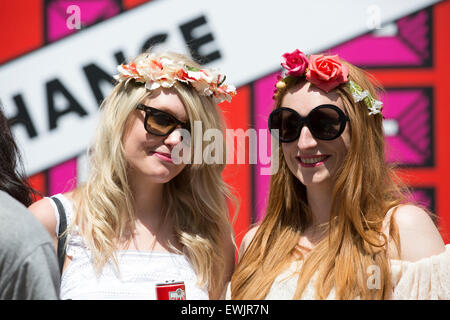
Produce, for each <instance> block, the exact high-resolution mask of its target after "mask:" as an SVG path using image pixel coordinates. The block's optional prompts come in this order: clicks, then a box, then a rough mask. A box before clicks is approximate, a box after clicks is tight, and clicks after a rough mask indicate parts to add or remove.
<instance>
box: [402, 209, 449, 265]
mask: <svg viewBox="0 0 450 320" xmlns="http://www.w3.org/2000/svg"><path fill="white" fill-rule="evenodd" d="M393 217H394V221H395V222H396V223H397V227H398V231H399V236H400V260H404V261H410V262H414V261H417V260H420V259H422V258H427V257H430V256H433V255H438V254H440V253H442V252H444V251H445V244H444V241H443V240H442V237H441V235H440V233H439V231H438V229H437V228H436V226H435V224H434V222H433V220H432V219H431V218H430V216H429V214H428V213H427V212H426V211H425V210H423V209H421V208H419V207H417V206H414V205H403V206H400V207H399V208H398V209H397V212H396V213H395V214H394V216H393Z"/></svg>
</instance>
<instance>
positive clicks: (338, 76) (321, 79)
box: [306, 55, 348, 93]
mask: <svg viewBox="0 0 450 320" xmlns="http://www.w3.org/2000/svg"><path fill="white" fill-rule="evenodd" d="M347 76H348V68H347V66H346V65H345V64H343V63H342V62H341V61H340V60H339V57H338V56H337V55H334V56H324V55H311V56H310V57H309V68H308V71H307V72H306V79H307V80H308V81H309V82H311V83H313V84H315V85H316V86H317V87H319V88H320V89H322V90H323V91H325V92H327V93H328V92H329V91H330V90H332V89H334V88H336V87H337V86H338V85H340V84H341V83H344V82H347V81H348V79H347Z"/></svg>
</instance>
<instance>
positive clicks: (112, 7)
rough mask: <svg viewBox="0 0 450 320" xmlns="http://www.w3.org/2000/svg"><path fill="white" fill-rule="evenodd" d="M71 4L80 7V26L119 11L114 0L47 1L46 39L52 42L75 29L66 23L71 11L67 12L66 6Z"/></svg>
mask: <svg viewBox="0 0 450 320" xmlns="http://www.w3.org/2000/svg"><path fill="white" fill-rule="evenodd" d="M71 5H77V6H78V7H79V8H80V21H81V28H83V27H85V26H88V25H91V24H94V23H96V22H98V21H101V20H105V19H108V18H110V17H113V16H115V15H117V14H119V13H120V7H119V5H118V3H117V1H115V0H90V1H86V0H84V1H83V0H78V1H76V0H75V1H67V0H55V1H49V2H48V3H47V6H46V8H45V13H46V21H47V30H46V32H47V41H49V42H53V41H56V40H58V39H61V38H63V37H65V36H67V35H69V34H72V33H74V32H76V31H77V30H76V29H73V30H71V29H69V28H68V27H67V23H66V21H67V19H68V18H69V17H70V16H71V13H67V8H68V7H69V6H71Z"/></svg>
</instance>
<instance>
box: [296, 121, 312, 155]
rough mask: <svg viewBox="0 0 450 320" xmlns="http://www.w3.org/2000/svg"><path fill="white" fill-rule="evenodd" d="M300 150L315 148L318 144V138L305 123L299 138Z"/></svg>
mask: <svg viewBox="0 0 450 320" xmlns="http://www.w3.org/2000/svg"><path fill="white" fill-rule="evenodd" d="M297 146H298V147H299V149H300V150H307V149H311V148H315V147H316V146H317V140H316V138H314V136H313V135H312V133H311V131H310V130H309V128H308V127H307V126H306V125H305V126H303V128H302V130H301V131H300V137H299V138H298V144H297Z"/></svg>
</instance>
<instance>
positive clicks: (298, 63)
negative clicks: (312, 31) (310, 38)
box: [281, 49, 308, 77]
mask: <svg viewBox="0 0 450 320" xmlns="http://www.w3.org/2000/svg"><path fill="white" fill-rule="evenodd" d="M281 65H282V66H283V68H285V69H286V70H288V74H289V75H291V76H294V77H299V76H301V75H303V73H304V72H305V69H306V68H307V67H308V58H307V57H306V55H305V54H304V53H303V52H301V51H300V50H298V49H295V51H293V52H291V53H285V54H283V55H282V58H281Z"/></svg>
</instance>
